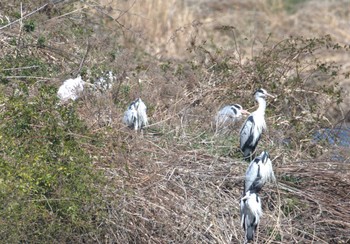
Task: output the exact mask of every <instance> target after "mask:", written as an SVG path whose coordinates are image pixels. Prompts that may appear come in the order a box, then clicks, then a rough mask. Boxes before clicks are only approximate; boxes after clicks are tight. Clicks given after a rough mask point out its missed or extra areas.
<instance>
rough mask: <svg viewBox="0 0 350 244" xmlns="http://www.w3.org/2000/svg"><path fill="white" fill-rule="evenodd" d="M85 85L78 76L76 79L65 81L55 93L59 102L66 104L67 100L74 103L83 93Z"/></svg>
mask: <svg viewBox="0 0 350 244" xmlns="http://www.w3.org/2000/svg"><path fill="white" fill-rule="evenodd" d="M85 83H86V82H85V81H83V80H82V78H81V76H80V75H78V76H77V78H72V79H68V80H65V81H64V82H63V84H62V85H61V86H60V87H59V89H58V91H57V96H58V98H59V99H60V100H61V102H66V101H68V100H69V99H71V100H73V101H75V100H76V99H77V98H78V97H79V95H80V93H81V92H83V90H84V85H85Z"/></svg>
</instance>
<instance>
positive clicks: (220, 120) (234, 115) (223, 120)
mask: <svg viewBox="0 0 350 244" xmlns="http://www.w3.org/2000/svg"><path fill="white" fill-rule="evenodd" d="M242 114H250V113H249V112H248V111H247V110H244V109H243V108H242V106H241V105H239V104H233V105H228V106H225V107H223V108H222V109H220V111H219V112H218V114H217V115H216V132H218V131H219V130H220V129H223V128H225V127H227V126H229V125H230V124H234V123H235V122H236V121H238V120H240V119H241V118H242Z"/></svg>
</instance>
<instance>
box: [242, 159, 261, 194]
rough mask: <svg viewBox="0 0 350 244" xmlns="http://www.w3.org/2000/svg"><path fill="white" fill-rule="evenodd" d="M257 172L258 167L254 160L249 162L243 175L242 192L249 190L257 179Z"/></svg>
mask: <svg viewBox="0 0 350 244" xmlns="http://www.w3.org/2000/svg"><path fill="white" fill-rule="evenodd" d="M259 171H260V169H259V165H258V163H257V162H256V160H253V161H251V162H250V164H249V167H248V169H247V171H246V174H245V184H244V192H247V191H248V190H250V189H251V186H252V185H253V183H254V182H255V181H256V180H257V178H258V175H259Z"/></svg>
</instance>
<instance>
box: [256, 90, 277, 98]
mask: <svg viewBox="0 0 350 244" xmlns="http://www.w3.org/2000/svg"><path fill="white" fill-rule="evenodd" d="M267 96H269V97H272V98H275V97H274V96H272V95H271V94H269V93H268V92H267V91H266V90H265V89H263V88H260V89H258V90H257V91H256V92H255V93H254V97H255V99H258V98H266V97H267Z"/></svg>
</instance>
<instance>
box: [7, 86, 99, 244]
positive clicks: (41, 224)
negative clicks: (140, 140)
mask: <svg viewBox="0 0 350 244" xmlns="http://www.w3.org/2000/svg"><path fill="white" fill-rule="evenodd" d="M56 91H57V90H56V89H55V88H54V87H52V86H43V87H40V89H39V90H38V91H37V94H36V95H35V96H33V95H30V92H29V90H28V88H27V87H26V86H25V85H22V86H20V87H19V88H18V89H17V90H16V91H15V92H14V93H13V94H12V95H11V96H9V97H7V96H5V94H4V93H1V94H0V97H1V102H0V103H1V104H4V106H3V108H2V110H1V113H0V120H1V121H2V123H1V127H0V134H1V140H0V148H1V150H2V157H1V158H0V179H1V181H0V185H1V187H0V188H1V200H0V201H1V206H3V207H2V208H1V210H0V216H1V220H2V223H1V225H2V226H3V227H2V230H1V231H0V238H1V239H2V240H7V242H10V243H19V242H26V243H28V242H32V243H40V242H41V243H42V242H48V241H49V242H53V241H56V242H67V241H69V242H75V241H77V240H78V239H79V240H80V241H81V240H83V239H84V238H86V236H87V235H88V234H89V233H90V232H92V233H93V232H94V231H96V228H97V227H96V225H97V224H98V221H99V219H100V217H101V211H100V209H101V207H102V205H101V197H100V195H99V193H98V190H97V189H96V187H97V186H98V184H99V182H101V181H100V180H101V177H100V176H99V174H98V173H95V172H94V171H93V168H92V162H91V158H90V156H89V154H87V153H86V152H85V151H84V149H83V148H82V143H84V141H86V139H84V138H86V137H85V136H86V135H87V130H86V127H85V126H84V124H83V123H82V121H81V120H79V119H78V117H77V115H76V112H75V107H74V105H72V106H59V105H57V102H58V101H57V98H56ZM99 205H101V206H99ZM84 236H85V237H84Z"/></svg>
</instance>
